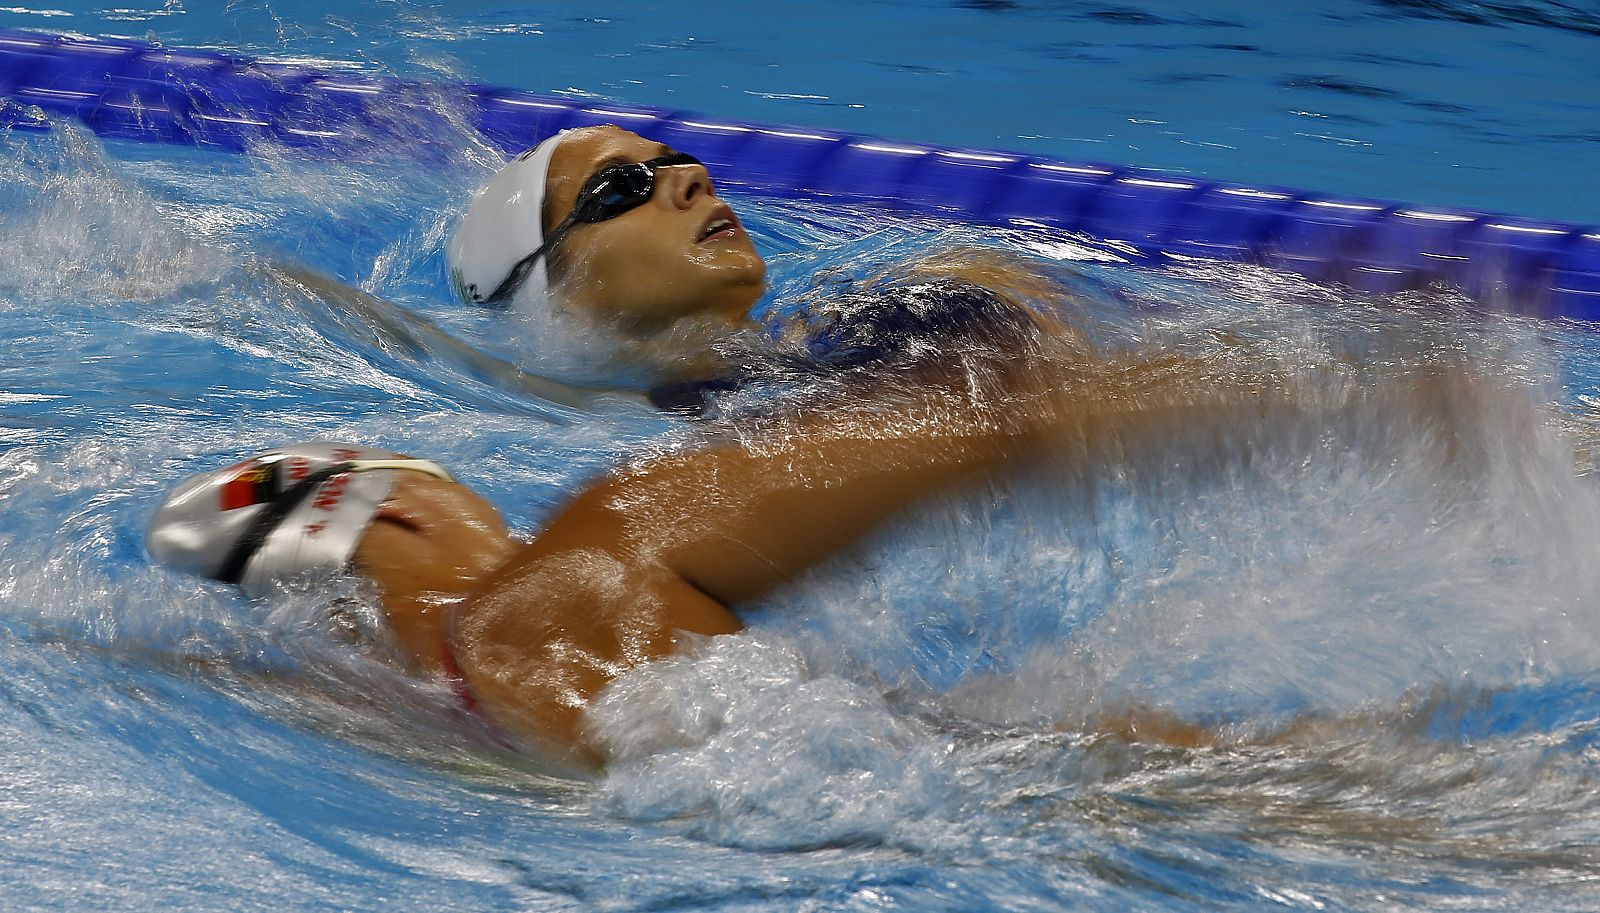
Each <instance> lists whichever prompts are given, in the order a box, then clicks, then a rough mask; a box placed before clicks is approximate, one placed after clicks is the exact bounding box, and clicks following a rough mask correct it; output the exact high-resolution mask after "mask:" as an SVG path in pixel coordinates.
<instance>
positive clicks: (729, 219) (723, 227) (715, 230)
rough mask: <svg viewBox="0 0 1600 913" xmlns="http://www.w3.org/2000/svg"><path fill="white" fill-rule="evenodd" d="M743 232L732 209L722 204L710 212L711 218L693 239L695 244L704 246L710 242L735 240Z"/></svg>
mask: <svg viewBox="0 0 1600 913" xmlns="http://www.w3.org/2000/svg"><path fill="white" fill-rule="evenodd" d="M743 230H744V229H743V228H742V227H741V226H740V225H739V217H738V216H736V215H734V214H733V209H732V208H731V207H729V206H728V204H726V203H722V204H719V205H718V206H717V208H715V209H713V210H711V217H710V218H709V219H707V220H706V222H705V224H704V225H702V226H700V235H699V237H698V238H696V239H695V243H696V244H706V243H709V242H711V241H719V240H725V239H727V238H736V237H738V236H739V232H741V231H743Z"/></svg>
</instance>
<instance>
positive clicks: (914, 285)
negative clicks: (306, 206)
mask: <svg viewBox="0 0 1600 913" xmlns="http://www.w3.org/2000/svg"><path fill="white" fill-rule="evenodd" d="M446 255H447V256H446V260H447V264H448V270H449V275H450V281H451V285H452V286H453V287H454V288H455V289H456V291H457V292H458V294H460V295H461V297H462V298H463V299H465V300H467V301H470V302H474V303H477V304H481V305H485V306H489V307H512V306H515V307H516V308H518V309H523V310H541V309H544V310H548V309H554V310H555V311H557V312H559V313H561V314H565V315H568V316H569V317H572V318H575V319H577V320H579V321H580V322H581V323H583V324H584V325H589V326H595V327H599V328H603V329H604V330H606V331H608V332H609V334H610V336H612V337H613V338H614V341H615V344H616V348H617V349H618V351H619V353H620V357H622V358H623V359H624V360H627V361H630V362H631V363H633V364H635V365H638V366H642V367H644V368H645V369H646V370H647V371H649V372H651V373H653V374H654V375H655V380H656V382H657V385H656V386H655V387H654V388H653V389H652V390H651V391H650V395H651V398H652V399H653V400H654V401H655V402H656V404H657V405H658V406H661V407H663V408H670V409H678V410H682V411H688V412H702V411H705V409H706V407H707V406H708V405H709V403H710V401H712V400H714V399H715V398H716V397H717V396H718V395H719V394H722V393H726V392H728V391H730V390H734V389H737V388H739V387H742V386H744V385H746V384H747V383H749V382H750V381H752V380H759V379H760V378H761V377H763V376H768V375H771V374H773V373H775V371H776V372H781V371H788V372H789V373H793V371H794V370H795V369H799V370H801V371H802V372H804V373H810V374H833V373H837V372H839V371H840V370H847V369H851V368H856V367H860V366H863V365H875V364H878V363H881V362H884V361H886V360H893V359H894V358H895V357H896V356H899V355H903V354H906V353H915V352H926V351H927V350H929V349H936V348H939V347H941V346H943V345H945V344H946V343H948V342H949V341H952V340H954V339H957V338H966V337H970V336H972V335H974V334H976V335H980V336H984V335H989V336H993V335H994V334H996V333H998V334H1000V335H1002V336H1005V335H1012V336H1014V335H1016V334H1017V333H1018V332H1022V333H1027V332H1030V331H1031V330H1032V329H1033V328H1035V327H1038V326H1040V325H1045V326H1046V328H1047V329H1048V331H1049V332H1050V333H1051V334H1052V335H1055V336H1058V337H1061V338H1063V339H1064V338H1067V337H1070V336H1071V332H1070V331H1069V330H1068V329H1067V328H1066V327H1064V326H1061V325H1060V324H1058V323H1056V322H1055V321H1054V320H1053V319H1052V318H1051V317H1050V316H1049V315H1048V314H1045V313H1041V312H1039V311H1037V310H1034V309H1030V308H1027V307H1024V306H1023V305H1022V303H1021V302H1022V301H1024V300H1029V299H1034V300H1038V299H1047V298H1056V299H1059V298H1061V297H1062V292H1061V290H1060V288H1059V287H1056V286H1054V285H1053V284H1052V283H1050V282H1048V281H1047V280H1045V279H1043V278H1042V277H1040V276H1038V275H1036V274H1035V273H1034V272H1033V271H1031V270H1029V269H1028V268H1027V267H1026V266H1025V265H1024V264H1023V262H1022V261H1021V260H1020V259H1017V258H1012V257H1008V256H1005V255H1002V254H1000V253H999V252H996V251H946V252H942V253H941V254H940V255H938V256H937V257H936V258H929V259H927V260H926V261H924V262H922V263H918V264H911V265H909V266H908V267H907V268H906V269H905V270H904V271H903V272H904V275H901V276H899V277H896V278H897V280H898V281H893V282H888V281H885V282H882V283H877V284H880V285H881V286H882V287H881V288H877V289H874V290H873V291H872V292H871V293H870V294H864V293H857V294H853V295H847V296H843V298H842V299H841V300H838V301H834V302H830V304H829V305H828V307H827V308H826V311H827V313H825V314H813V315H808V316H807V317H806V318H803V319H799V320H796V321H793V322H792V323H791V324H790V325H788V326H786V327H785V328H784V329H785V333H784V338H783V339H780V340H779V342H778V344H777V345H776V346H775V347H772V348H770V349H769V351H767V352H765V353H759V354H758V355H757V357H751V356H752V353H751V352H749V351H748V349H745V350H741V347H740V345H739V343H740V342H741V341H748V340H750V339H752V338H754V337H758V335H759V334H756V333H753V332H751V331H754V330H756V325H755V323H754V321H753V320H752V319H751V317H750V313H751V310H752V308H753V307H754V306H755V304H756V303H757V301H758V299H759V298H760V297H761V295H762V293H763V292H764V291H765V288H766V285H765V278H766V265H765V263H764V261H763V260H762V258H761V255H760V254H759V253H758V252H757V250H756V248H755V245H754V243H753V241H752V239H751V237H750V235H749V233H748V232H747V231H746V230H745V228H744V226H743V224H742V223H741V222H740V220H739V217H738V215H737V214H736V213H735V212H734V210H733V209H732V207H730V206H729V205H728V204H727V203H726V202H724V201H723V200H721V199H720V198H719V197H718V196H717V195H716V190H715V188H714V186H713V184H712V181H711V177H710V175H709V174H708V173H707V171H706V168H705V166H704V165H702V164H701V163H700V162H699V161H698V160H696V159H695V158H693V157H692V156H690V155H686V154H684V153H681V152H677V151H675V150H673V149H672V148H670V147H668V146H666V145H664V144H661V143H658V142H654V141H651V140H648V139H645V138H643V137H640V136H638V135H636V134H633V133H630V132H628V131H626V130H622V129H620V128H617V127H614V126H603V127H591V128H584V129H578V130H569V131H564V132H562V133H558V134H556V135H555V136H552V137H550V138H548V139H546V140H545V141H543V142H542V143H540V144H539V145H538V146H536V147H534V148H533V149H530V150H529V151H527V152H525V153H523V154H522V155H520V156H518V157H517V158H516V159H515V160H514V161H513V162H511V163H510V164H508V165H507V166H506V167H505V168H503V169H502V170H501V171H500V172H499V173H497V174H496V175H495V176H494V178H493V179H492V180H491V181H490V182H489V183H488V184H487V185H486V186H485V187H483V188H482V189H481V190H480V191H479V192H478V193H477V194H475V195H474V197H473V198H472V200H471V202H470V203H469V205H468V207H467V209H466V212H465V214H464V215H463V216H462V218H461V220H460V222H459V224H458V225H457V226H456V229H455V231H454V233H453V235H452V236H451V238H450V240H449V242H448V245H447V250H446ZM995 341H996V342H999V340H995ZM770 345H771V344H770V343H769V346H770Z"/></svg>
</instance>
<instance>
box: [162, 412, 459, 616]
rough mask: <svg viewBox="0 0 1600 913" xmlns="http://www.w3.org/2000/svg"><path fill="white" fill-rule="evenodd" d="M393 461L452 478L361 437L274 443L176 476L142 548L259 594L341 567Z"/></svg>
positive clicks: (386, 483) (383, 491)
mask: <svg viewBox="0 0 1600 913" xmlns="http://www.w3.org/2000/svg"><path fill="white" fill-rule="evenodd" d="M397 469H408V470H414V471H418V472H425V473H428V474H430V475H435V476H438V477H440V478H444V479H449V478H450V474H449V473H448V472H446V471H445V470H444V468H443V467H441V466H440V465H439V464H437V463H435V462H433V461H431V460H412V459H408V458H405V457H402V456H400V455H399V454H396V453H391V452H390V451H387V450H376V449H373V448H370V447H361V446H359V445H355V444H339V443H333V442H329V441H310V442H307V443H303V444H293V445H290V446H288V447H281V448H278V449H276V450H269V451H267V452H265V453H261V454H257V455H256V456H253V457H251V458H250V459H248V460H245V461H244V462H242V463H236V464H234V465H232V466H229V467H227V468H226V469H218V470H214V471H212V472H206V473H201V474H200V475H198V476H195V477H194V478H192V479H189V480H188V481H186V482H184V483H183V484H182V485H179V486H178V487H177V488H176V489H174V490H173V492H172V493H171V494H169V495H168V496H167V498H166V500H165V501H163V502H162V504H161V507H160V508H158V509H157V510H156V514H155V516H154V517H153V518H152V519H151V521H150V528H149V530H148V531H147V532H146V534H145V547H146V549H148V550H149V552H150V555H151V557H152V558H154V559H155V560H156V561H157V562H159V563H161V564H166V565H170V566H172V567H175V568H177V569H179V570H182V571H187V572H189V573H191V574H198V575H200V576H203V577H210V578H212V579H215V580H223V581H226V582H228V583H237V584H239V585H240V586H241V587H242V588H243V589H244V591H245V593H247V594H249V595H251V596H261V595H264V594H266V593H268V592H270V591H271V588H272V584H273V582H274V581H277V580H281V579H284V578H287V577H291V576H295V575H297V574H302V573H305V572H308V571H319V570H327V571H332V570H338V569H339V568H342V567H344V565H345V564H346V563H348V562H349V560H350V555H351V554H352V553H353V552H354V551H355V549H356V545H357V543H359V542H360V540H361V534H362V533H364V532H366V529H367V526H368V525H369V524H370V523H371V522H372V518H373V515H374V514H376V513H377V511H378V507H379V505H381V504H382V503H383V502H384V500H385V499H386V498H388V497H389V492H390V490H391V489H392V488H393V487H394V472H393V470H397Z"/></svg>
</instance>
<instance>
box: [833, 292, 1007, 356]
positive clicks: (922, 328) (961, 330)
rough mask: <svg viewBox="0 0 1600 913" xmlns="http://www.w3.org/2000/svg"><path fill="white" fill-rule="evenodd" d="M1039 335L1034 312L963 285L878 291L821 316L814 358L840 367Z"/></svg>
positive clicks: (849, 298)
mask: <svg viewBox="0 0 1600 913" xmlns="http://www.w3.org/2000/svg"><path fill="white" fill-rule="evenodd" d="M1036 330H1037V324H1036V322H1035V321H1034V319H1033V317H1032V315H1031V314H1030V313H1029V312H1028V310H1027V309H1026V308H1024V307H1022V306H1021V305H1018V304H1015V303H1013V302H1012V301H1010V300H1009V299H1007V298H1006V297H1004V296H1001V295H999V294H997V293H996V292H994V291H992V290H990V289H988V288H985V287H983V286H981V285H977V284H975V283H972V282H968V281H965V280H961V279H935V280H927V281H917V282H903V283H895V284H891V285H885V286H880V287H878V288H874V289H870V290H867V291H862V292H852V293H850V294H847V295H844V296H841V297H840V298H839V299H838V300H837V301H836V302H833V303H831V304H830V305H829V306H827V307H826V308H824V309H823V311H822V313H821V314H819V315H818V319H817V320H816V326H815V329H814V331H813V335H812V337H811V340H810V347H811V349H812V353H813V355H815V356H816V357H817V358H819V359H820V360H822V361H824V362H826V363H829V364H832V365H836V366H853V365H865V364H871V363H875V362H882V361H887V360H893V359H896V358H903V357H911V358H915V357H918V356H922V355H926V354H928V353H929V352H932V351H941V350H944V349H946V348H947V347H948V346H950V345H953V344H955V345H959V344H964V343H965V344H972V343H976V344H989V345H1007V344H1016V343H1020V342H1023V341H1025V340H1026V339H1027V338H1028V337H1029V336H1030V335H1032V334H1033V333H1034V332H1035V331H1036Z"/></svg>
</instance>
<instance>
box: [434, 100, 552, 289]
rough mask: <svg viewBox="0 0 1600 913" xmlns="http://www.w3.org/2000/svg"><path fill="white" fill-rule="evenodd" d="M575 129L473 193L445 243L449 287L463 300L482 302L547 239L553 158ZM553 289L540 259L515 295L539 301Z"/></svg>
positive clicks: (520, 159) (514, 162) (521, 158)
mask: <svg viewBox="0 0 1600 913" xmlns="http://www.w3.org/2000/svg"><path fill="white" fill-rule="evenodd" d="M571 132H572V131H570V130H563V131H561V132H560V133H557V134H556V135H554V136H552V137H549V138H548V139H546V140H545V141H544V142H542V143H540V144H539V145H537V146H534V147H533V148H532V149H529V150H528V151H527V152H524V153H522V154H521V155H519V156H517V157H516V158H515V159H514V160H512V162H511V163H510V164H508V165H506V166H505V167H504V168H501V169H500V172H499V173H498V174H496V175H495V176H494V178H493V179H491V180H490V181H489V183H488V184H487V185H486V186H484V188H483V189H482V190H479V191H478V192H477V193H475V194H473V196H472V202H471V203H469V204H467V213H466V215H464V216H462V217H461V221H460V222H459V223H457V224H456V230H455V233H454V234H453V235H451V236H450V241H449V243H448V244H447V245H446V246H445V262H446V264H447V265H448V266H449V269H450V285H451V286H452V287H453V288H454V289H455V290H456V294H458V295H460V296H461V297H462V298H463V299H464V300H466V301H468V302H471V303H476V304H482V303H484V302H485V301H486V299H488V297H489V296H490V295H491V294H493V293H494V290H495V289H496V288H499V287H500V283H502V282H504V281H505V280H506V277H508V276H510V275H511V271H512V269H514V268H515V267H516V265H517V262H518V261H520V260H521V259H522V258H523V257H526V256H528V255H529V254H531V253H533V252H534V251H536V250H538V249H539V245H541V244H543V243H544V185H545V179H546V178H547V177H548V176H549V173H550V158H551V156H553V155H555V152H556V147H557V146H560V145H561V142H562V140H564V139H565V138H566V136H567V134H568V133H571ZM549 289H550V274H549V273H548V272H546V271H545V260H544V258H542V257H541V258H540V259H539V262H537V263H535V264H534V265H533V269H532V271H530V272H529V273H528V276H527V278H526V279H524V280H523V283H522V287H521V288H519V289H518V290H517V292H516V296H515V299H527V300H533V301H538V300H541V299H543V298H544V296H545V294H546V293H547V292H548V291H549Z"/></svg>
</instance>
